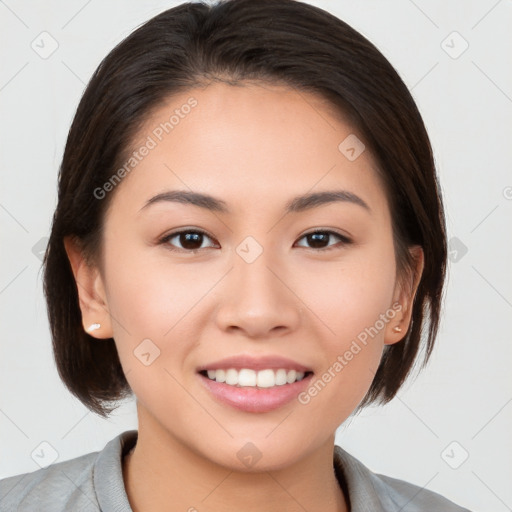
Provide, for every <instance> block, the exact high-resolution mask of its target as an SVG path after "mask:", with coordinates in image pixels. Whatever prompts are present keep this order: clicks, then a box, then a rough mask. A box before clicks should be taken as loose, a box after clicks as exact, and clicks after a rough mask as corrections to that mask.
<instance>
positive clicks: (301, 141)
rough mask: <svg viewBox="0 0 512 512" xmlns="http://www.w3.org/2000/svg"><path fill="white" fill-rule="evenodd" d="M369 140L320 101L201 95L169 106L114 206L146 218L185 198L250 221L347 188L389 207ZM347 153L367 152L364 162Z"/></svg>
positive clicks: (262, 89)
mask: <svg viewBox="0 0 512 512" xmlns="http://www.w3.org/2000/svg"><path fill="white" fill-rule="evenodd" d="M361 138H362V137H361V135H360V134H358V133H357V132H356V130H355V129H354V127H353V126H351V125H350V124H349V123H348V122H347V121H346V120H344V117H343V114H342V113H341V112H339V111H338V110H335V108H334V107H333V106H332V105H331V104H330V103H329V102H327V101H326V100H325V99H324V98H322V97H321V96H320V95H317V94H312V93H309V92H304V91H298V90H296V89H294V88H291V87H286V86H282V85H274V84H264V83H263V84H261V83H244V84H240V85H236V86H233V85H228V84H225V83H213V84H210V85H208V86H207V87H202V88H199V87H197V88H193V89H190V90H187V91H184V92H181V93H180V94H176V95H173V96H172V97H169V98H168V99H167V100H166V101H165V103H164V104H162V105H160V106H159V107H158V108H157V109H155V110H154V111H153V113H152V115H151V116H150V117H149V118H148V119H147V121H146V123H145V124H144V126H143V128H142V129H141V130H140V131H139V133H138V134H137V136H136V137H135V138H134V141H133V143H132V145H131V148H130V152H129V155H128V156H130V154H131V155H133V154H134V153H139V158H138V159H137V161H136V162H135V165H133V166H129V167H130V169H129V172H127V173H125V176H126V177H124V178H123V180H122V182H121V184H120V185H118V186H117V188H118V190H116V191H115V195H116V198H115V200H114V201H113V203H115V202H123V203H126V205H131V206H133V207H135V206H137V209H140V207H142V206H143V203H144V202H145V201H146V200H147V199H149V197H150V196H152V195H155V194H157V193H162V192H164V191H166V190H170V189H172V190H175V189H181V190H193V191H198V192H203V193H206V194H210V195H215V196H222V197H223V199H225V201H226V202H227V203H228V204H230V205H233V208H230V210H232V211H233V212H234V213H241V212H242V210H243V209H245V208H247V207H250V206H251V205H252V206H256V204H258V205H259V206H260V207H261V206H266V207H268V208H270V207H271V205H273V204H274V203H275V204H277V203H279V204H280V205H281V206H282V203H283V200H285V198H288V197H292V196H296V195H300V194H304V193H306V192H308V191H309V192H314V191H316V190H325V189H329V188H333V187H335V188H337V189H339V188H340V187H341V188H344V189H347V190H349V191H350V192H352V193H354V194H357V195H363V196H365V197H366V198H368V200H369V201H370V202H372V203H374V205H375V206H376V207H377V208H379V207H385V206H386V205H385V202H386V201H385V197H384V191H383V187H382V186H381V183H380V180H379V178H378V174H377V172H376V164H375V162H374V159H373V157H372V155H371V154H370V152H369V151H368V150H366V149H364V150H362V148H364V145H363V143H362V141H361ZM346 141H348V142H346ZM347 146H352V147H353V148H355V151H357V153H359V152H360V151H362V152H361V154H360V155H359V156H357V154H356V156H357V158H355V159H354V158H353V155H354V152H352V153H347V152H346V150H347ZM144 147H146V148H150V149H149V150H148V149H146V150H145V151H142V149H143V148H144ZM349 149H352V148H349ZM141 153H144V155H145V156H143V157H140V154H141ZM349 157H350V158H349ZM132 160H133V156H132ZM132 163H133V162H132ZM117 196H119V197H118V198H117ZM123 198H124V199H123ZM255 201H257V203H255ZM375 203H380V204H375Z"/></svg>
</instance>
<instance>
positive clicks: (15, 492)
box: [0, 452, 99, 512]
mask: <svg viewBox="0 0 512 512" xmlns="http://www.w3.org/2000/svg"><path fill="white" fill-rule="evenodd" d="M97 456H98V452H95V453H89V454H87V455H82V456H80V457H76V458H74V459H71V460H67V461H64V462H58V463H55V464H52V465H51V466H49V467H47V468H45V469H38V470H37V471H33V472H31V473H24V474H21V475H16V476H11V477H8V478H4V479H2V480H0V508H1V510H4V511H5V512H8V511H9V512H10V511H14V510H16V511H24V510H26V511H29V510H55V511H57V510H81V511H82V510H83V511H84V512H85V511H89V510H91V511H93V510H94V511H97V510H98V509H99V507H98V506H97V501H96V498H95V492H94V485H93V468H94V463H95V461H96V458H97Z"/></svg>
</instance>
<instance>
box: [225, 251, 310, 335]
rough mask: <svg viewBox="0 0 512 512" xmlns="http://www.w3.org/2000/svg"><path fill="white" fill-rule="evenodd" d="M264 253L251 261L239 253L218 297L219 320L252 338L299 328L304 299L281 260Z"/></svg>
mask: <svg viewBox="0 0 512 512" xmlns="http://www.w3.org/2000/svg"><path fill="white" fill-rule="evenodd" d="M268 253H270V251H263V253H262V254H261V255H260V256H259V257H258V258H257V259H256V260H255V261H253V262H252V263H248V262H246V261H245V260H244V259H243V258H241V257H239V256H238V255H237V254H235V255H234V260H233V261H234V265H233V268H232V270H231V271H230V272H229V273H228V275H227V276H226V282H225V287H224V288H223V290H222V292H221V296H220V297H219V300H220V306H219V307H218V309H217V317H216V320H217V324H218V326H219V328H220V329H222V330H224V331H232V332H236V331H239V333H240V334H243V335H245V336H246V337H248V338H252V339H268V338H270V337H276V336H283V335H285V334H286V333H288V332H290V331H293V330H294V329H296V328H297V326H298V325H299V323H300V321H301V311H302V310H303V303H302V302H301V298H299V297H298V295H297V292H296V291H295V290H294V287H295V286H294V283H293V277H292V276H290V273H289V271H288V272H287V271H286V269H285V268H284V265H283V264H282V263H277V262H276V260H275V259H274V260H273V261H270V258H269V257H267V254H268Z"/></svg>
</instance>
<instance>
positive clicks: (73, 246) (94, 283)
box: [64, 237, 113, 338]
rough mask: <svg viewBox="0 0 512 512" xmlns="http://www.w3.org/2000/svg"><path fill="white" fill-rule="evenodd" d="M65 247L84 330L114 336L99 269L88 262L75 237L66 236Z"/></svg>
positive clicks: (91, 334) (95, 335) (97, 334)
mask: <svg viewBox="0 0 512 512" xmlns="http://www.w3.org/2000/svg"><path fill="white" fill-rule="evenodd" d="M64 247H65V250H66V254H67V255H68V259H69V263H70V265H71V269H72V271H73V275H74V277H75V282H76V286H77V292H78V299H79V305H80V310H81V312H82V322H83V328H84V330H85V331H86V332H87V333H88V334H89V335H90V336H94V337H95V338H112V337H113V332H112V325H111V321H110V313H109V310H108V304H107V298H106V294H105V288H104V284H103V278H102V276H101V273H100V271H99V269H98V268H97V267H96V266H91V265H89V264H88V263H87V261H86V258H85V256H84V254H83V251H82V250H81V247H80V244H79V242H78V241H77V240H76V239H75V238H73V237H65V238H64ZM92 326H94V328H92Z"/></svg>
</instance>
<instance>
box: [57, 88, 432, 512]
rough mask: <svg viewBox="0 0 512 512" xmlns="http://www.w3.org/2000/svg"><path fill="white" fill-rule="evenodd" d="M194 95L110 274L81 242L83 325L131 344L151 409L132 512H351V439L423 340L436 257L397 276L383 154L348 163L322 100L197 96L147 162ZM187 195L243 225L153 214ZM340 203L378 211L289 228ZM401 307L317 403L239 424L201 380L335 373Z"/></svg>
mask: <svg viewBox="0 0 512 512" xmlns="http://www.w3.org/2000/svg"><path fill="white" fill-rule="evenodd" d="M191 96H193V97H194V98H195V99H196V100H197V101H198V105H197V106H196V107H195V108H194V109H192V110H191V112H190V114H188V115H187V116H184V118H183V119H180V122H179V124H178V125H176V126H175V127H174V129H173V130H172V132H171V133H169V134H167V135H165V136H164V138H163V140H162V141H161V142H159V143H158V145H157V147H156V148H154V149H152V150H151V151H150V153H149V154H148V155H147V156H146V157H145V158H144V159H143V160H142V161H141V162H140V163H139V164H138V165H137V166H136V168H135V169H134V170H133V171H132V172H131V173H130V174H129V175H127V176H126V177H125V178H124V179H123V181H122V182H121V183H120V184H119V185H118V186H117V187H116V189H115V190H114V191H113V192H110V193H113V194H114V196H113V197H112V202H111V204H110V207H109V209H108V211H107V214H106V218H105V231H104V239H103V253H102V261H101V265H100V266H98V267H95V266H88V265H87V264H86V263H85V260H84V259H83V258H82V255H81V253H80V251H79V250H78V248H77V247H76V246H75V245H74V244H73V243H72V241H71V240H70V239H66V241H65V245H66V250H67V253H68V256H69V259H70V262H71V265H72V268H73V272H74V275H75V278H76V280H77V282H78V283H79V284H80V286H78V290H79V296H80V307H81V310H82V316H83V324H84V328H87V327H88V326H89V325H90V324H92V323H100V324H101V328H100V329H98V330H96V331H94V333H92V335H93V336H95V337H97V338H99V339H98V341H97V343H101V339H102V338H109V337H113V338H114V339H115V343H116V346H117V350H118V352H119V356H120V360H121V364H122V366H123V370H124V372H125V374H126V377H127V380H128V382H129V384H130V386H131V388H132V390H133V391H134V393H135V395H136V397H137V411H138V421H139V437H138V442H137V445H136V448H135V450H134V452H133V455H131V456H130V457H129V458H127V459H126V461H125V463H124V479H125V485H126V490H127V495H128V497H129V500H130V502H131V504H132V508H133V510H134V511H142V510H154V511H160V510H162V511H163V510H165V511H167V512H168V511H169V510H181V511H183V510H189V509H190V510H193V509H192V508H191V507H194V508H195V509H197V510H199V511H220V510H222V511H231V510H233V511H234V510H246V511H256V510H265V511H274V510H276V511H277V510H279V511H283V510H290V511H291V510H304V509H306V510H325V511H346V510H348V506H347V500H346V497H345V496H344V494H343V492H342V489H341V488H340V486H339V484H338V482H337V480H336V478H335V475H334V473H333V470H332V461H333V446H334V436H335V431H336V429H337V428H338V426H339V425H340V424H341V423H343V421H344V420H345V419H347V418H348V416H349V415H350V414H351V412H352V411H353V410H354V409H355V408H356V406H357V405H358V404H359V402H360V401H361V400H362V398H363V397H364V395H365V394H366V392H367V390H368V389H369V387H370V384H371V382H372V379H373V376H374V373H375V371H376V369H377V367H378V365H379V361H380V359H381V355H382V350H383V348H384V345H385V344H392V343H397V342H399V341H400V340H401V339H402V338H403V336H404V334H405V332H406V331H407V328H408V325H409V322H410V316H411V305H412V299H413V297H414V293H415V291H416V287H417V284H418V280H419V276H420V274H421V271H422V268H423V267H422V266H423V253H422V251H421V249H420V248H418V247H415V248H411V252H412V253H413V255H414V256H415V257H416V261H417V268H416V270H417V274H416V276H417V277H416V279H413V278H412V277H407V278H403V276H400V275H397V271H396V270H397V269H396V263H395V253H394V246H393V238H392V228H391V216H390V211H389V205H388V201H387V198H386V195H385V191H384V188H383V186H382V184H381V182H380V180H379V178H378V176H377V173H376V171H375V166H376V164H375V162H374V160H373V158H372V155H371V154H370V152H369V151H368V150H365V151H364V152H363V153H362V154H361V155H360V156H359V157H358V158H357V159H356V160H354V161H349V160H348V159H347V158H346V157H345V155H344V154H342V153H341V152H340V150H339V149H338V145H339V144H340V142H341V141H343V140H344V139H345V138H346V137H347V136H348V135H350V134H353V133H356V131H355V130H354V129H353V128H352V127H351V126H350V125H349V124H348V123H347V122H346V121H344V120H343V119H342V118H341V116H340V115H335V114H334V113H333V111H332V108H331V107H329V105H328V104H327V103H326V102H325V101H323V100H322V99H321V98H320V97H317V96H316V95H312V94H310V93H307V94H306V93H303V92H301V93H300V94H299V93H298V92H297V91H295V90H293V89H290V88H288V87H284V86H277V85H269V84H265V85H264V84H261V83H259V84H258V83H245V84H244V85H243V86H231V85H227V84H223V83H213V84H210V85H209V86H208V87H204V88H196V89H192V90H190V91H187V92H184V93H181V94H180V95H177V96H174V97H172V98H170V99H169V100H168V102H167V104H166V105H165V106H162V107H161V108H159V109H158V110H157V111H155V112H154V114H153V115H152V117H151V119H149V121H148V122H147V124H146V126H145V127H144V128H143V129H142V130H141V131H140V133H139V134H138V136H137V138H136V140H135V141H134V148H137V147H140V144H141V143H143V141H144V140H146V138H147V136H148V135H150V134H151V132H152V130H153V129H154V127H155V126H158V125H159V123H160V122H163V121H165V120H166V119H168V117H169V112H172V110H173V109H174V108H178V107H179V106H180V105H183V104H184V103H186V101H187V99H188V98H190V97H191ZM359 138H362V137H359ZM176 189H180V190H193V191H197V192H202V193H207V194H211V195H213V196H215V197H217V198H220V199H222V200H224V201H225V202H226V203H227V205H228V207H229V208H230V210H231V211H232V213H230V214H223V213H218V212H216V213H213V212H210V211H208V210H204V209H202V208H199V207H197V206H194V205H186V204H179V203H171V202H159V203H155V204H153V205H152V206H149V207H147V208H144V209H143V210H142V211H141V208H142V207H143V206H144V204H145V202H146V201H147V200H148V199H149V198H151V197H153V196H155V195H156V194H158V193H160V192H163V191H165V190H176ZM334 189H343V190H347V191H350V192H352V193H353V194H356V195H358V196H359V197H360V198H362V199H363V200H364V201H365V202H366V203H367V205H368V206H369V207H370V209H371V211H368V210H367V209H365V208H363V207H361V206H360V205H357V204H354V203H350V202H333V203H328V204H324V205H321V206H319V207H316V208H311V209H309V210H306V211H304V212H300V213H288V214H286V215H285V214H284V205H285V203H286V202H287V201H288V200H290V199H291V198H293V197H295V196H297V195H301V194H304V193H307V192H319V191H324V190H334ZM179 228H190V229H192V230H193V229H202V230H204V231H206V232H207V233H208V236H206V237H203V238H202V239H201V238H200V239H199V242H198V243H197V244H196V246H195V247H198V248H199V250H197V251H196V252H195V253H193V252H191V251H190V250H189V251H188V252H187V250H186V249H183V248H182V247H183V245H181V244H182V243H183V237H182V238H181V239H180V237H174V238H173V239H172V240H168V241H167V242H164V243H159V240H160V239H161V238H162V237H164V235H167V234H170V233H171V232H173V231H176V230H178V229H179ZM326 229H329V230H332V231H337V232H339V233H340V234H342V235H344V236H347V237H349V238H350V239H351V240H352V241H353V242H352V243H350V244H345V243H343V242H342V241H341V240H340V239H339V238H337V237H336V235H331V236H330V237H326V238H325V239H324V242H323V245H321V244H319V245H317V246H315V245H314V243H311V241H310V240H309V241H308V237H305V236H304V235H305V234H308V233H311V232H314V231H322V230H323V231H325V230H326ZM247 236H251V237H253V238H254V239H255V240H256V241H257V242H258V244H259V245H260V246H261V248H262V249H263V252H262V254H261V255H260V256H259V257H258V258H257V259H256V260H255V261H254V262H252V263H248V262H246V261H245V260H244V259H243V258H241V257H240V256H239V254H238V253H237V252H236V249H237V247H238V246H239V244H240V243H241V242H242V241H243V240H244V239H245V238H246V237H247ZM172 247H174V248H175V249H176V250H175V251H172V250H171V248H172ZM323 247H329V248H330V250H328V251H326V250H325V249H322V248H323ZM396 302H398V303H400V306H401V310H400V311H399V312H398V313H397V314H396V316H394V318H393V319H391V320H390V321H389V322H388V323H387V324H386V325H385V327H384V328H383V329H381V330H380V331H379V333H378V335H377V336H375V337H374V338H373V339H371V341H370V342H369V343H368V344H367V345H366V346H363V348H362V350H361V351H360V352H359V353H358V354H357V355H356V356H354V358H353V359H352V360H351V361H350V362H349V363H348V364H347V365H346V366H345V367H344V368H343V370H342V371H341V372H339V373H338V374H337V375H336V377H335V378H333V379H332V380H331V382H329V383H328V385H326V386H325V387H324V389H323V390H322V391H321V392H320V393H318V394H317V396H315V397H314V398H312V399H311V401H310V402H309V403H308V404H306V405H303V404H301V403H299V402H298V401H297V400H293V401H292V402H290V403H289V404H287V405H285V406H284V407H282V408H279V409H276V410H274V411H270V412H266V413H249V412H243V411H239V410H236V409H234V408H231V407H230V406H228V405H224V404H221V403H220V402H218V401H216V400H215V398H214V397H213V396H212V395H211V394H209V392H208V391H207V390H206V389H205V387H204V386H203V385H202V383H201V381H200V378H199V377H198V375H197V373H196V369H197V368H198V366H200V365H202V364H207V363H209V362H212V361H215V360H218V359H221V358H224V357H228V356H232V355H235V354H251V355H267V354H272V355H280V356H284V357H288V358H291V359H293V360H295V361H297V362H299V363H302V364H304V365H306V366H308V367H310V368H312V369H313V371H314V374H315V375H314V378H316V377H319V376H321V375H322V373H323V372H325V371H326V370H327V368H329V367H330V366H332V365H333V363H334V362H335V361H336V360H337V357H338V355H340V354H344V353H345V351H346V350H347V349H348V348H349V347H350V344H351V343H352V341H353V340H354V339H355V338H356V337H357V335H358V334H359V333H361V332H362V331H364V329H365V328H367V327H370V326H373V325H374V324H375V322H376V321H377V320H378V319H379V315H381V314H383V313H385V312H386V311H388V310H390V309H392V305H393V304H394V303H396ZM395 326H400V327H401V328H402V332H395V331H394V330H393V328H394V327H395ZM147 338H149V339H151V340H152V342H153V343H154V344H155V345H156V346H158V348H159V350H160V356H159V357H158V358H156V359H155V360H154V362H153V363H152V364H150V365H149V366H146V365H144V364H142V363H141V361H140V360H139V359H138V358H137V357H135V356H134V353H133V352H134V350H135V349H136V348H137V346H138V345H139V344H140V343H141V341H142V340H144V339H147ZM248 442H251V443H253V444H254V445H255V446H256V447H257V449H258V450H259V452H260V453H261V455H262V456H261V459H260V460H259V461H258V462H257V463H256V464H255V465H254V466H251V467H246V466H245V465H244V464H242V462H241V461H240V460H239V459H238V457H237V452H238V451H239V450H240V449H241V448H242V447H243V446H244V445H246V443H248Z"/></svg>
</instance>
